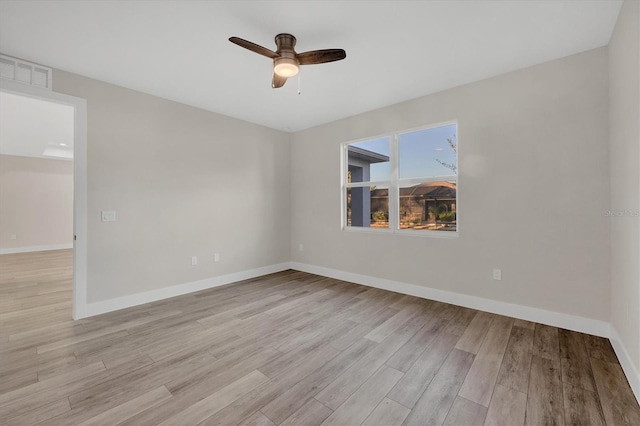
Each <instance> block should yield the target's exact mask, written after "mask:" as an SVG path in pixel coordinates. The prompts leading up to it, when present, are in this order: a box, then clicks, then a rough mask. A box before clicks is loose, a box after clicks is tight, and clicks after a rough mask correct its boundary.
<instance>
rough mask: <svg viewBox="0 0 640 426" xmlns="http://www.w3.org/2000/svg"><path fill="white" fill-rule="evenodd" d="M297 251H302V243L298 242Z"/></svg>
mask: <svg viewBox="0 0 640 426" xmlns="http://www.w3.org/2000/svg"><path fill="white" fill-rule="evenodd" d="M298 251H304V246H303V245H302V243H300V244H298Z"/></svg>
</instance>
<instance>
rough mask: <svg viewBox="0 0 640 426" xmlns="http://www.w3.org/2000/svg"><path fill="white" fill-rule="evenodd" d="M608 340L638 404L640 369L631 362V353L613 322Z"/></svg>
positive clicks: (639, 396) (639, 402)
mask: <svg viewBox="0 0 640 426" xmlns="http://www.w3.org/2000/svg"><path fill="white" fill-rule="evenodd" d="M609 340H610V341H611V346H613V350H614V351H615V352H616V356H617V357H618V361H620V366H621V367H622V371H624V374H625V376H627V381H628V382H629V385H630V386H631V390H632V391H633V394H634V396H635V397H636V400H637V401H638V404H640V371H638V370H637V369H636V367H635V366H634V365H633V362H631V355H629V352H628V351H627V348H626V346H625V345H624V343H623V341H622V339H621V338H620V335H619V334H618V331H617V330H616V327H615V326H614V325H613V324H611V329H610V331H609Z"/></svg>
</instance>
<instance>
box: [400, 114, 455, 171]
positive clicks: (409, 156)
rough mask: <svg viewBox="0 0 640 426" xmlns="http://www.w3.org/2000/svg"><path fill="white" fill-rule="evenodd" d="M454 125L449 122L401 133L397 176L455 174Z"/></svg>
mask: <svg viewBox="0 0 640 426" xmlns="http://www.w3.org/2000/svg"><path fill="white" fill-rule="evenodd" d="M456 127H457V126H456V125H455V124H450V125H447V126H442V127H434V128H431V129H426V130H419V131H417V132H411V133H404V134H402V135H400V136H399V137H398V156H399V158H398V167H399V173H400V179H408V178H416V177H427V176H446V175H456V174H457V170H458V162H457V159H456V151H457V142H456Z"/></svg>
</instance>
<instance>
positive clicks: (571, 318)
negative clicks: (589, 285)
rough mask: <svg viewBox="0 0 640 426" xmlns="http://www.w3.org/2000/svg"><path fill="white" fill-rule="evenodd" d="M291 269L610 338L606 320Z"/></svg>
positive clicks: (345, 275) (339, 273) (357, 276)
mask: <svg viewBox="0 0 640 426" xmlns="http://www.w3.org/2000/svg"><path fill="white" fill-rule="evenodd" d="M291 269H295V270H298V271H302V272H308V273H311V274H317V275H323V276H325V277H330V278H336V279H339V280H343V281H350V282H354V283H357V284H362V285H366V286H369V287H376V288H381V289H383V290H389V291H395V292H396V293H403V294H408V295H410V296H416V297H421V298H424V299H431V300H437V301H439V302H445V303H451V304H453V305H458V306H464V307H467V308H472V309H478V310H481V311H485V312H491V313H494V314H500V315H505V316H509V317H514V318H519V319H523V320H527V321H534V322H539V323H541V324H547V325H552V326H555V327H561V328H566V329H567V330H574V331H579V332H582V333H588V334H593V335H595V336H602V337H609V330H610V326H609V323H608V322H605V321H598V320H594V319H590V318H584V317H579V316H575V315H569V314H563V313H560V312H554V311H547V310H545V309H539V308H532V307H529V306H523V305H516V304H514V303H507V302H500V301H497V300H491V299H485V298H483V297H477V296H470V295H466V294H460V293H454V292H451V291H446V290H438V289H435V288H430V287H425V286H421V285H416V284H407V283H403V282H399V281H393V280H387V279H383V278H376V277H371V276H368V275H360V274H354V273H352V272H345V271H340V270H337V269H331V268H324V267H321V266H315V265H309V264H305V263H298V262H291Z"/></svg>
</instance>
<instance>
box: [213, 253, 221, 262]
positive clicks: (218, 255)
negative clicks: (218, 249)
mask: <svg viewBox="0 0 640 426" xmlns="http://www.w3.org/2000/svg"><path fill="white" fill-rule="evenodd" d="M213 261H214V262H220V253H215V254H214V255H213Z"/></svg>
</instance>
